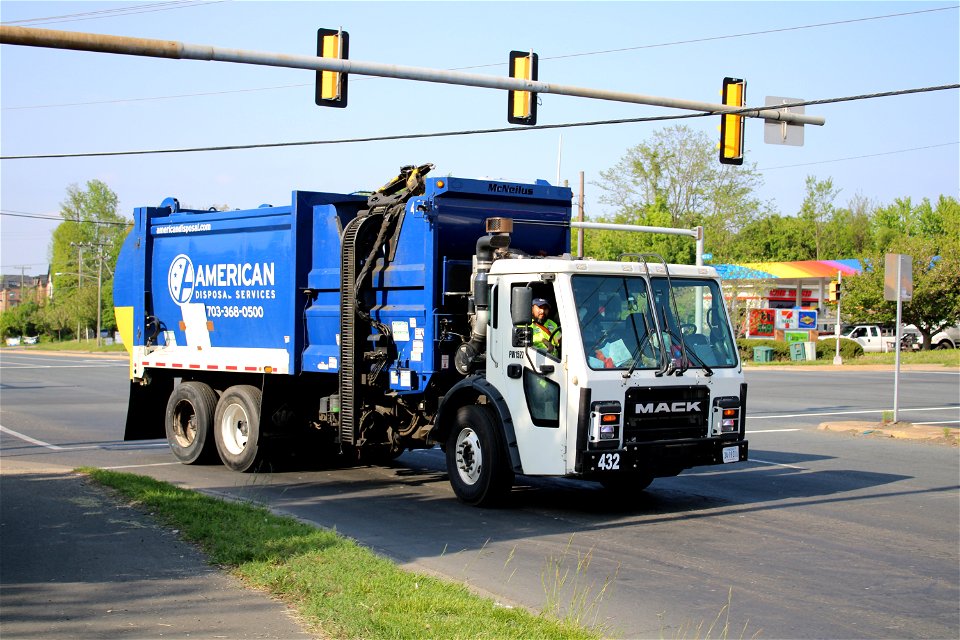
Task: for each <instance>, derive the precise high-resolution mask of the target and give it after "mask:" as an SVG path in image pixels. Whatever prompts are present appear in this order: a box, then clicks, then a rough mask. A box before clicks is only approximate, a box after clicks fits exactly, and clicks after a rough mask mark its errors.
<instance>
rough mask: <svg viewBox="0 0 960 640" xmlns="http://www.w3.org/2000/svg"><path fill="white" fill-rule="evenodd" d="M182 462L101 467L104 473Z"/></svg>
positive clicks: (166, 465) (172, 463) (167, 465)
mask: <svg viewBox="0 0 960 640" xmlns="http://www.w3.org/2000/svg"><path fill="white" fill-rule="evenodd" d="M175 464H183V463H182V462H154V463H153V464H125V465H122V466H119V467H101V469H103V470H104V471H116V470H117V469H141V468H144V467H170V466H173V465H175Z"/></svg>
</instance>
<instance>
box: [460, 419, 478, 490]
mask: <svg viewBox="0 0 960 640" xmlns="http://www.w3.org/2000/svg"><path fill="white" fill-rule="evenodd" d="M456 456H457V473H458V474H459V475H460V479H461V480H463V481H464V482H465V483H467V484H470V485H473V484H476V483H477V481H478V480H480V473H481V472H482V471H483V454H482V453H481V450H480V438H479V437H477V433H476V432H475V431H474V430H473V429H470V428H466V429H464V430H462V431H461V432H460V434H459V435H458V436H457V448H456Z"/></svg>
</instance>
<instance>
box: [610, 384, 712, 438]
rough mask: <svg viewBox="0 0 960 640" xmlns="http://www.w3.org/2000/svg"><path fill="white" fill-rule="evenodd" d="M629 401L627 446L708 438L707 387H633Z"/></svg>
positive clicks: (628, 396) (708, 396)
mask: <svg viewBox="0 0 960 640" xmlns="http://www.w3.org/2000/svg"><path fill="white" fill-rule="evenodd" d="M625 400H626V406H625V407H624V432H623V437H624V439H623V442H624V444H625V445H626V444H634V443H639V442H655V441H658V440H683V439H689V438H705V437H706V436H707V417H708V416H709V410H710V406H709V405H710V390H709V389H707V388H706V387H632V388H630V389H628V390H627V393H626V398H625Z"/></svg>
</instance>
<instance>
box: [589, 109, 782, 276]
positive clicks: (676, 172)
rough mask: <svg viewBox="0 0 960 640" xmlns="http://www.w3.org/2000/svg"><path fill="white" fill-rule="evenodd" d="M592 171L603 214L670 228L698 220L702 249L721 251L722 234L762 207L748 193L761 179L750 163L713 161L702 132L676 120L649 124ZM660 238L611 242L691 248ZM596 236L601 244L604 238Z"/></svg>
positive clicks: (680, 251) (679, 253)
mask: <svg viewBox="0 0 960 640" xmlns="http://www.w3.org/2000/svg"><path fill="white" fill-rule="evenodd" d="M600 176H601V178H602V179H603V181H602V182H600V183H598V184H597V186H598V187H600V189H601V190H603V191H604V194H603V195H602V196H601V198H600V201H601V202H603V203H604V204H609V205H612V206H613V207H614V208H615V212H614V214H613V215H611V216H607V217H605V218H601V219H602V220H603V221H607V222H618V223H622V224H641V225H651V226H666V227H675V228H690V227H694V226H698V225H702V226H704V228H705V230H706V243H707V248H708V250H709V251H712V252H713V253H714V255H715V256H720V255H723V248H724V247H725V246H726V244H727V242H728V240H729V239H731V238H732V236H733V235H734V234H735V233H737V231H739V230H740V229H741V228H742V227H743V226H744V225H745V224H746V223H748V222H749V221H750V220H752V219H753V218H754V217H755V216H757V215H758V214H759V213H760V212H761V211H763V210H765V208H767V207H765V205H763V204H762V203H761V202H760V201H759V200H758V199H757V198H756V196H755V195H754V192H755V190H756V189H757V188H758V187H759V186H760V185H761V184H762V178H761V176H760V174H759V172H757V171H756V168H755V166H741V167H735V166H730V165H720V164H719V163H717V161H716V157H715V145H714V143H713V142H712V141H711V140H710V139H709V138H708V137H707V135H706V134H705V133H702V132H695V131H693V130H692V129H690V128H689V127H687V126H683V125H680V126H674V127H669V128H666V129H661V130H659V131H656V132H655V133H654V134H653V135H652V136H651V139H650V140H649V141H648V142H643V143H640V144H638V145H637V146H635V147H632V148H630V149H628V150H627V152H626V154H625V155H624V156H623V157H622V158H621V159H620V161H619V162H618V163H617V164H616V165H614V166H613V167H612V168H610V169H608V170H606V171H602V172H601V173H600ZM654 220H655V221H657V222H656V223H655V224H654V222H653V221H654ZM595 234H596V232H594V233H593V234H588V235H595ZM668 238H669V239H667V240H662V239H661V240H652V241H651V240H625V241H623V243H622V244H621V245H620V246H619V247H616V248H617V249H621V250H627V247H628V246H629V247H631V249H629V250H631V251H632V247H637V246H644V247H650V246H657V247H659V248H660V249H662V250H665V251H667V252H668V253H667V254H665V255H664V257H665V258H666V259H667V260H668V261H675V262H680V261H687V259H688V257H689V256H692V255H693V248H688V247H687V246H686V244H689V241H684V240H683V239H682V238H677V237H673V236H669V237H668ZM589 242H591V240H590V239H588V243H589ZM597 243H598V244H599V245H601V246H602V247H605V248H606V245H607V244H609V241H608V240H607V239H597ZM619 252H620V251H614V252H613V253H614V255H615V253H619ZM596 257H598V258H599V257H601V255H597V256H596ZM603 257H607V255H604V256H603Z"/></svg>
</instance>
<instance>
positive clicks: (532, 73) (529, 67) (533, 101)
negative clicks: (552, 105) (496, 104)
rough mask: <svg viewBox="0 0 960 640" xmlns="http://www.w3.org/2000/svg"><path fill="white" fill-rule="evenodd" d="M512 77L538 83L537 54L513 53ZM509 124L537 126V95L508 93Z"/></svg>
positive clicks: (511, 63)
mask: <svg viewBox="0 0 960 640" xmlns="http://www.w3.org/2000/svg"><path fill="white" fill-rule="evenodd" d="M510 77H511V78H521V79H523V80H534V81H536V80H537V78H538V69H537V54H535V53H533V52H532V51H511V52H510ZM507 122H509V123H510V124H527V125H534V124H537V94H536V93H532V92H530V91H507Z"/></svg>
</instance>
